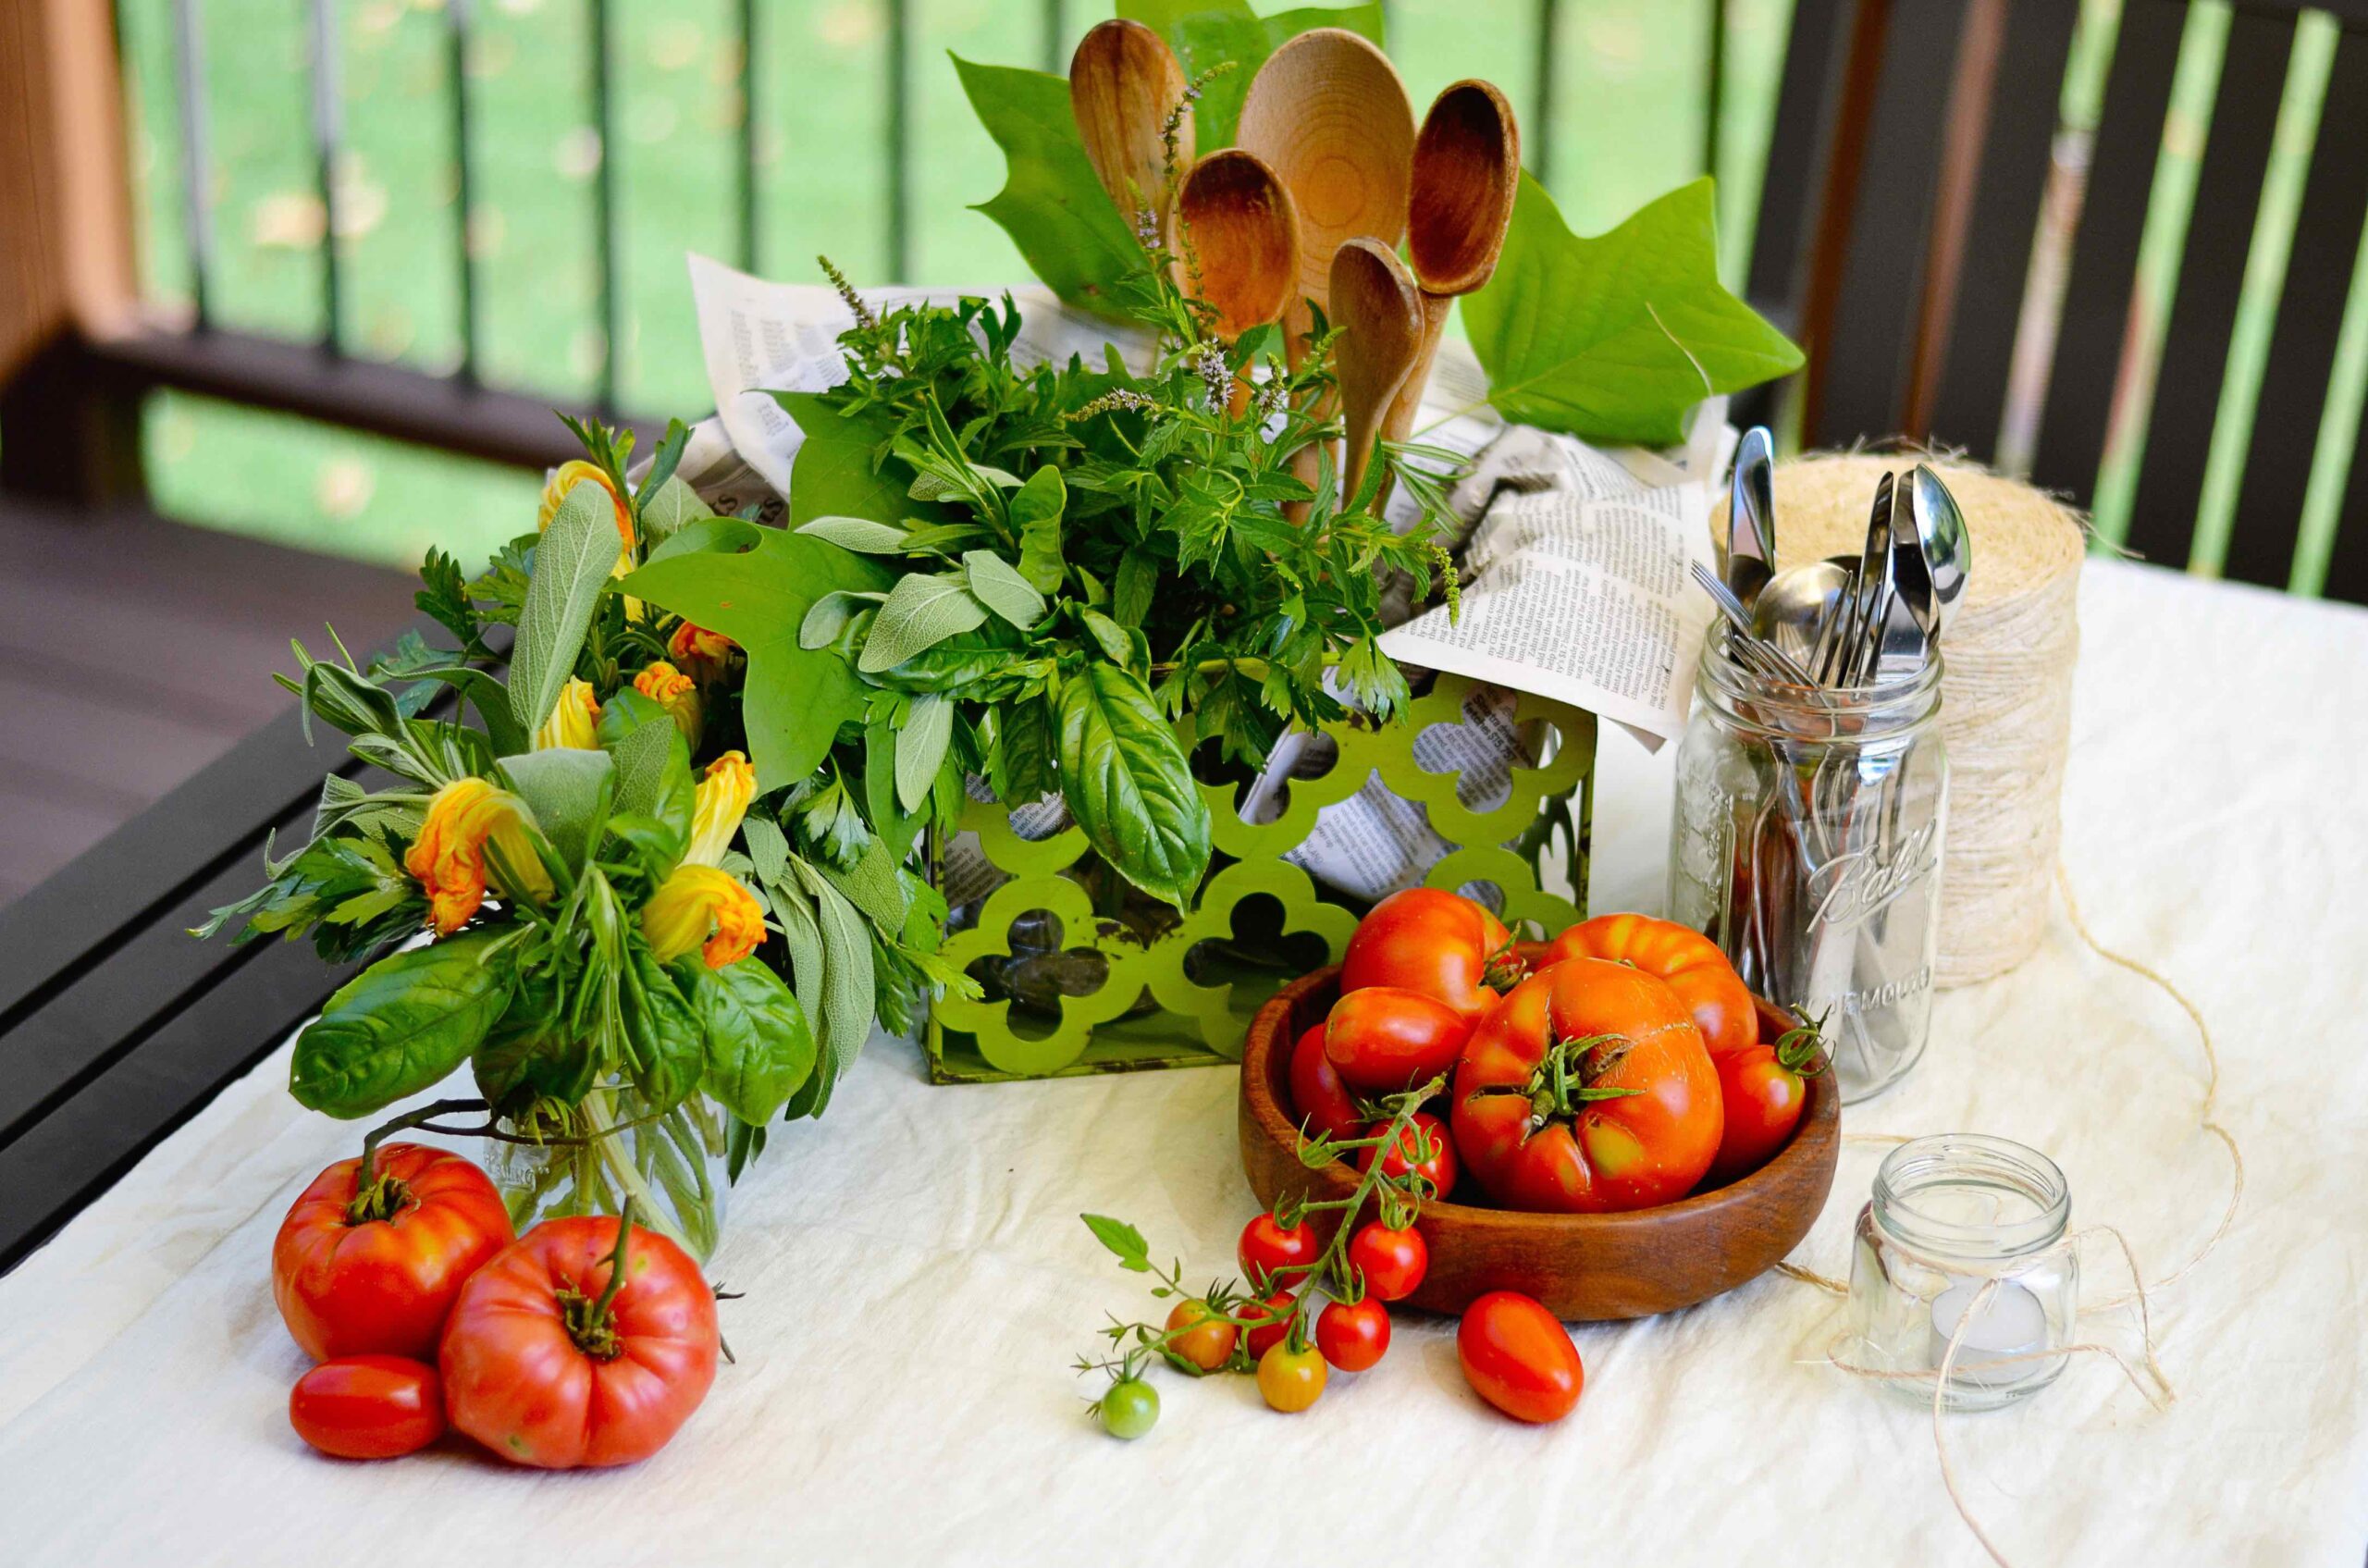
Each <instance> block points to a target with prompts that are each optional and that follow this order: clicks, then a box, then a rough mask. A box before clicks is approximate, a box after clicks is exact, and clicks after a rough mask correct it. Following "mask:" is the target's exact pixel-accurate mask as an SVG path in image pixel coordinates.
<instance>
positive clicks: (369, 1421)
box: [288, 1355, 444, 1459]
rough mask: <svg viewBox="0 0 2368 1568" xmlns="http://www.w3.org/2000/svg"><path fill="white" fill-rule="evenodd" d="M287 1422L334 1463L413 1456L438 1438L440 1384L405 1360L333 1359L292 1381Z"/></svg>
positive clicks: (420, 1364)
mask: <svg viewBox="0 0 2368 1568" xmlns="http://www.w3.org/2000/svg"><path fill="white" fill-rule="evenodd" d="M288 1424H289V1425H290V1426H293V1427H295V1428H296V1435H297V1436H298V1437H300V1438H303V1439H304V1440H305V1441H306V1442H308V1443H310V1444H312V1445H313V1446H314V1448H316V1449H318V1450H320V1451H322V1452H323V1453H328V1454H335V1455H336V1456H337V1457H338V1458H339V1459H392V1458H394V1457H395V1456H396V1455H397V1454H404V1453H416V1452H418V1451H420V1450H421V1449H424V1448H425V1447H426V1446H427V1445H428V1444H430V1443H432V1442H434V1441H435V1440H436V1439H437V1438H440V1437H442V1436H443V1435H444V1385H443V1383H442V1382H441V1381H440V1380H439V1379H438V1377H437V1376H436V1368H434V1367H432V1366H430V1365H428V1364H426V1363H425V1362H424V1361H413V1360H412V1359H411V1358H410V1357H409V1356H400V1355H349V1356H340V1357H339V1358H338V1359H336V1360H334V1361H325V1362H323V1363H321V1364H319V1365H318V1366H315V1367H314V1368H313V1369H312V1370H311V1371H309V1372H307V1373H305V1374H304V1376H302V1377H299V1378H297V1379H296V1387H295V1388H294V1389H290V1391H289V1394H288Z"/></svg>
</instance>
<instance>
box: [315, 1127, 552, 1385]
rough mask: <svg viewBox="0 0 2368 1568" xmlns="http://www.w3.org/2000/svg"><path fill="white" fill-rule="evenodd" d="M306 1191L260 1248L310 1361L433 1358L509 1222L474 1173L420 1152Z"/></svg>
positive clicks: (387, 1150)
mask: <svg viewBox="0 0 2368 1568" xmlns="http://www.w3.org/2000/svg"><path fill="white" fill-rule="evenodd" d="M361 1168H362V1162H361V1161H360V1160H359V1159H351V1160H339V1161H338V1163H337V1164H335V1165H333V1166H331V1167H328V1168H327V1170H324V1171H323V1172H321V1174H320V1175H318V1176H316V1177H314V1179H313V1184H312V1185H311V1186H309V1187H307V1188H305V1189H304V1191H303V1192H302V1194H301V1195H300V1196H299V1197H298V1198H297V1200H296V1202H295V1204H293V1205H292V1206H291V1207H290V1209H289V1211H288V1217H287V1218H286V1219H284V1220H282V1221H281V1222H280V1226H279V1235H278V1237H277V1239H276V1240H275V1241H273V1242H272V1244H271V1294H272V1299H273V1300H274V1301H276V1302H277V1303H279V1315H280V1316H281V1317H282V1318H283V1319H285V1320H286V1321H287V1324H288V1332H289V1333H290V1334H292V1335H294V1336H295V1339H296V1343H297V1344H298V1345H300V1346H302V1348H303V1351H304V1353H305V1354H306V1355H309V1356H311V1357H312V1358H313V1359H314V1361H328V1360H331V1359H333V1358H335V1357H338V1356H348V1355H366V1354H383V1355H401V1356H411V1357H414V1358H419V1359H427V1358H432V1357H434V1355H435V1354H436V1342H437V1338H438V1335H440V1334H441V1333H442V1332H443V1331H444V1317H445V1315H446V1314H447V1313H448V1312H450V1310H451V1306H452V1300H453V1298H454V1297H455V1296H457V1295H459V1294H460V1290H461V1286H462V1282H463V1281H464V1280H466V1279H467V1278H469V1276H470V1275H471V1274H474V1273H475V1272H476V1269H477V1267H478V1266H479V1265H481V1264H483V1263H484V1262H485V1261H486V1260H487V1258H489V1257H491V1256H493V1254H494V1253H498V1252H499V1251H500V1250H501V1249H502V1248H504V1247H506V1246H508V1245H509V1244H510V1241H511V1236H512V1231H511V1228H510V1211H509V1210H508V1209H506V1208H504V1207H503V1206H502V1202H501V1194H500V1193H499V1192H498V1191H495V1190H494V1185H493V1183H492V1182H491V1181H489V1180H487V1178H486V1174H485V1172H483V1171H481V1170H479V1169H478V1168H477V1167H475V1166H474V1165H471V1164H470V1163H469V1162H468V1161H467V1160H464V1159H462V1157H461V1156H460V1155H458V1154H448V1153H446V1152H445V1151H444V1150H442V1149H431V1148H428V1147H427V1146H426V1145H425V1144H422V1143H388V1144H387V1145H386V1146H385V1147H383V1148H381V1149H379V1150H378V1151H377V1155H376V1159H375V1160H374V1162H373V1164H372V1167H371V1179H370V1180H369V1182H368V1183H367V1184H366V1185H362V1184H359V1183H358V1181H357V1173H358V1172H359V1171H360V1170H361Z"/></svg>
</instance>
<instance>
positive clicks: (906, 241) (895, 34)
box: [888, 0, 912, 283]
mask: <svg viewBox="0 0 2368 1568" xmlns="http://www.w3.org/2000/svg"><path fill="white" fill-rule="evenodd" d="M906 21H907V0H888V277H889V278H890V280H891V281H893V282H897V283H903V282H906V281H907V280H908V278H907V274H908V273H909V272H910V270H911V263H912V252H911V248H910V247H911V236H910V235H909V233H908V232H907V228H906V208H907V204H908V199H909V196H910V186H911V184H912V170H911V167H909V166H910V163H911V157H910V153H911V148H910V144H909V143H910V138H909V136H908V134H907V130H908V127H907V119H908V118H909V117H910V114H911V105H910V104H909V103H908V102H907V97H908V92H907V89H908V85H909V84H908V82H907V77H908V76H909V75H910V70H909V68H908V67H907V63H906V56H907V53H908V50H907V41H906V37H905V26H906Z"/></svg>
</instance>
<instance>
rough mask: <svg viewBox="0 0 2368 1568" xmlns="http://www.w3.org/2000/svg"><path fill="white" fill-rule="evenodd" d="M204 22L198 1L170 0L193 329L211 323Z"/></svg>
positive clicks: (211, 240)
mask: <svg viewBox="0 0 2368 1568" xmlns="http://www.w3.org/2000/svg"><path fill="white" fill-rule="evenodd" d="M204 31H205V29H204V21H203V18H202V17H201V16H200V15H199V13H198V0H173V75H174V79H175V85H176V87H177V89H178V93H179V100H180V102H179V105H178V107H179V111H180V128H181V210H182V214H183V217H182V222H183V224H184V225H185V226H186V228H187V229H188V233H187V234H186V235H185V236H184V238H185V240H186V241H187V242H188V245H189V291H190V302H191V305H192V306H193V307H194V308H195V310H196V314H197V329H198V330H199V331H201V332H203V331H204V330H205V329H206V328H207V327H210V326H212V325H213V308H212V301H211V290H209V288H208V277H209V274H211V273H212V271H213V268H214V191H213V182H212V180H211V179H208V178H207V176H206V164H207V159H206V129H207V128H206V122H205V49H204V36H203V35H204Z"/></svg>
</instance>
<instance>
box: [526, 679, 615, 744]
mask: <svg viewBox="0 0 2368 1568" xmlns="http://www.w3.org/2000/svg"><path fill="white" fill-rule="evenodd" d="M599 724H600V701H599V698H596V697H594V696H593V695H592V683H591V682H589V681H585V680H570V681H569V682H568V683H567V685H563V686H561V687H560V691H559V702H558V704H557V705H556V706H554V707H553V708H552V709H551V716H550V717H549V718H548V719H546V720H544V721H543V723H542V727H541V728H540V729H538V730H536V732H535V749H536V750H537V751H549V750H550V749H552V748H553V747H570V748H572V749H573V750H576V751H597V750H598V749H599V747H600V738H599Z"/></svg>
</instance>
